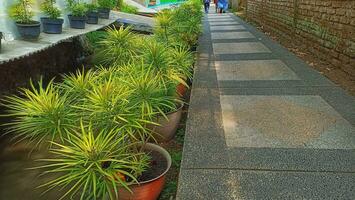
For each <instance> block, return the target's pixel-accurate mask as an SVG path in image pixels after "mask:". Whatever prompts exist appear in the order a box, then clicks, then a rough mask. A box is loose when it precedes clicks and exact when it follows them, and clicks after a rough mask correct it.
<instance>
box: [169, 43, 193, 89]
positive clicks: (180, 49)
mask: <svg viewBox="0 0 355 200" xmlns="http://www.w3.org/2000/svg"><path fill="white" fill-rule="evenodd" d="M170 58H171V63H172V67H173V68H174V69H175V71H176V73H177V74H179V77H180V78H182V79H184V81H186V80H187V79H190V78H192V65H193V62H194V57H193V55H192V53H191V52H190V51H189V49H188V48H187V47H186V46H176V47H175V48H172V49H171V51H170ZM180 83H182V84H184V85H185V86H187V84H186V83H185V82H182V81H180Z"/></svg>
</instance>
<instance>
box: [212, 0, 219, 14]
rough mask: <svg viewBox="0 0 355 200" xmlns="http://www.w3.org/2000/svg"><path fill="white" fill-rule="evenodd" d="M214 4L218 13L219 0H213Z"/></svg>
mask: <svg viewBox="0 0 355 200" xmlns="http://www.w3.org/2000/svg"><path fill="white" fill-rule="evenodd" d="M213 3H214V6H215V7H216V13H218V5H217V4H218V0H213Z"/></svg>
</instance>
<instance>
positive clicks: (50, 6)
mask: <svg viewBox="0 0 355 200" xmlns="http://www.w3.org/2000/svg"><path fill="white" fill-rule="evenodd" d="M55 3H56V0H44V1H43V3H42V4H41V10H42V11H43V12H44V14H45V15H47V16H48V17H49V18H50V19H58V18H59V17H60V14H61V12H60V10H59V8H58V7H56V6H55Z"/></svg>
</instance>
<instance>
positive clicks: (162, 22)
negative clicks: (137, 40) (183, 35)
mask: <svg viewBox="0 0 355 200" xmlns="http://www.w3.org/2000/svg"><path fill="white" fill-rule="evenodd" d="M172 15H173V10H171V9H163V10H161V11H159V12H158V14H157V16H156V21H157V25H156V26H155V27H154V36H155V37H156V38H157V39H158V40H162V41H163V42H165V43H167V44H169V43H170V40H172V39H173V38H171V37H170V36H171V28H172V24H173V21H172V18H173V17H172Z"/></svg>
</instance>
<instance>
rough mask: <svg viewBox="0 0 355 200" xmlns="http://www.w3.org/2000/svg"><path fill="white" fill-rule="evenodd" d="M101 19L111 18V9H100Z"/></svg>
mask: <svg viewBox="0 0 355 200" xmlns="http://www.w3.org/2000/svg"><path fill="white" fill-rule="evenodd" d="M99 17H100V18H102V19H108V18H110V9H109V8H99Z"/></svg>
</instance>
